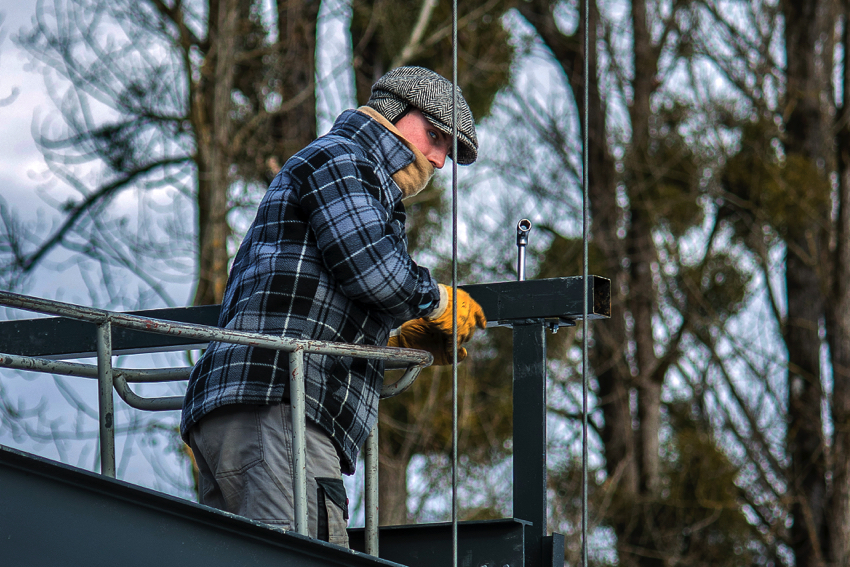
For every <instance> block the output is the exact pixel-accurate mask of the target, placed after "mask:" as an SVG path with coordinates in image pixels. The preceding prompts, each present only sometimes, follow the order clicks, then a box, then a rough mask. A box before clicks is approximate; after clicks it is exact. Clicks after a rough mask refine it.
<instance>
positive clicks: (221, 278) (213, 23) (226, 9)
mask: <svg viewBox="0 0 850 567" xmlns="http://www.w3.org/2000/svg"><path fill="white" fill-rule="evenodd" d="M238 31H239V0H218V1H212V2H210V20H209V38H210V44H211V45H212V46H213V47H212V48H211V50H210V53H209V54H208V60H207V61H206V62H205V65H204V67H205V69H210V70H211V71H212V76H210V77H202V79H201V82H200V84H199V85H198V99H199V100H198V101H197V102H196V104H199V105H200V106H201V107H202V109H198V111H196V112H193V116H194V115H200V116H201V118H202V119H203V120H204V122H205V124H204V125H203V126H202V127H201V128H199V131H200V132H202V133H201V135H199V136H198V157H199V159H198V166H199V167H198V255H199V262H198V264H199V267H198V270H199V272H198V287H197V290H196V292H195V299H194V304H195V305H208V304H213V303H220V302H221V298H222V296H223V295H224V287H225V285H226V284H227V262H228V256H227V238H228V237H229V236H230V227H229V225H228V223H227V210H228V189H229V187H230V175H229V169H230V164H231V155H230V152H229V151H228V146H229V144H230V141H231V139H232V135H233V123H232V119H231V105H232V103H231V96H232V94H231V93H232V92H233V83H234V78H235V73H234V69H235V67H236V55H237V53H236V51H237V47H236V38H237V33H238ZM210 59H211V60H210ZM193 102H195V101H193Z"/></svg>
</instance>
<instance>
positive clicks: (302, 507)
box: [289, 345, 308, 535]
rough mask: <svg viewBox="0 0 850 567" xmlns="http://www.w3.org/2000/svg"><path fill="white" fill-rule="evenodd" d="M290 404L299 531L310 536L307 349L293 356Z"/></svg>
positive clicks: (300, 350)
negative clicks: (305, 398) (308, 507)
mask: <svg viewBox="0 0 850 567" xmlns="http://www.w3.org/2000/svg"><path fill="white" fill-rule="evenodd" d="M289 403H290V404H291V407H292V450H293V453H294V455H293V465H294V467H295V468H294V470H293V471H292V485H293V486H292V488H293V494H294V495H295V531H296V532H298V533H299V534H301V535H308V533H307V447H306V444H305V435H306V428H307V426H306V422H305V419H306V412H305V407H304V405H305V402H304V347H303V346H301V345H299V346H298V347H296V349H295V350H294V351H293V352H290V353H289Z"/></svg>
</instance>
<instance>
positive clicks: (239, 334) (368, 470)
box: [0, 291, 433, 556]
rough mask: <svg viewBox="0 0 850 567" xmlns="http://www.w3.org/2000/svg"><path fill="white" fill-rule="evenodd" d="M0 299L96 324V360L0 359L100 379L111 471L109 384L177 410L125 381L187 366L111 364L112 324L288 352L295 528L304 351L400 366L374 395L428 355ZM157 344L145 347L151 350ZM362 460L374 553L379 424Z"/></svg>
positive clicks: (178, 403)
mask: <svg viewBox="0 0 850 567" xmlns="http://www.w3.org/2000/svg"><path fill="white" fill-rule="evenodd" d="M0 305H4V306H7V307H12V308H16V309H22V310H26V311H33V312H36V313H43V314H48V315H58V316H62V317H68V318H72V319H77V320H81V321H86V322H89V323H92V324H95V325H97V364H96V365H91V364H82V363H78V362H68V361H62V360H49V359H45V358H38V357H29V356H18V355H14V354H4V353H0V367H5V368H13V369H17V370H30V371H36V372H46V373H51V374H61V375H65V376H79V377H84V378H96V379H97V381H98V408H99V420H98V421H99V425H100V430H99V440H100V463H101V474H103V475H106V476H111V477H115V429H114V425H115V424H114V421H115V420H114V407H113V397H112V391H113V389H114V390H115V391H116V392H117V393H118V395H119V396H120V397H121V399H122V400H124V401H125V402H126V403H127V405H129V406H130V407H133V408H136V409H140V410H146V411H167V410H179V409H181V407H182V404H183V397H182V396H167V397H157V398H144V397H142V396H139V395H138V394H136V393H135V392H133V390H132V389H131V388H130V385H129V383H143V382H174V381H181V380H187V379H188V378H189V372H190V370H191V368H189V367H187V368H167V369H154V370H134V369H121V368H113V366H112V356H113V354H112V328H113V327H123V328H126V329H133V330H137V331H144V332H148V333H157V334H162V335H170V336H178V337H183V338H189V339H196V340H199V341H203V342H209V341H218V342H226V343H232V344H239V345H246V346H254V347H261V348H269V349H275V350H279V351H284V352H288V353H289V369H290V373H289V374H290V379H289V387H290V403H291V404H292V429H293V452H294V460H295V463H294V465H295V467H294V474H293V490H294V493H295V494H294V495H295V531H296V532H298V533H299V534H303V535H307V477H306V447H305V442H304V433H305V424H306V421H305V419H306V416H305V400H304V353H315V354H326V355H333V356H348V357H359V358H371V359H377V360H384V361H386V362H387V364H386V367H387V368H405V372H404V374H403V375H402V377H401V378H399V379H398V381H396V382H395V383H393V384H385V385H384V386H383V388H382V390H381V394H380V397H381V398H388V397H392V396H395V395H398V394H400V393H402V392H404V391H405V390H406V389H407V388H409V387H410V385H411V384H413V381H414V380H415V379H416V377H417V376H418V375H419V372H420V371H421V370H422V369H423V368H425V367H426V366H429V365H430V364H431V363H432V362H433V358H432V356H431V355H430V354H429V353H427V352H425V351H420V350H413V349H400V348H394V347H377V346H366V345H353V344H346V343H332V342H326V341H313V340H296V339H289V338H284V337H274V336H269V335H263V334H259V333H249V332H245V331H234V330H228V329H221V328H218V327H210V326H207V325H196V324H189V323H178V322H175V321H167V320H164V319H153V318H148V317H142V316H139V315H129V314H126V313H119V312H113V311H106V310H103V309H96V308H93V307H82V306H79V305H73V304H70V303H63V302H60V301H53V300H49V299H42V298H38V297H31V296H26V295H21V294H17V293H11V292H6V291H0ZM157 350H158V349H155V348H152V349H148V350H147V352H156V351H157ZM364 461H365V477H366V478H365V498H364V500H365V517H366V526H365V536H366V552H367V553H369V554H371V555H375V556H377V555H378V478H377V476H378V426H377V424H376V425H375V427H374V429H373V430H372V432H371V433H370V434H369V436H368V438H367V440H366V445H365V448H364Z"/></svg>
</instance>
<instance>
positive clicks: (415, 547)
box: [0, 276, 611, 567]
mask: <svg viewBox="0 0 850 567" xmlns="http://www.w3.org/2000/svg"><path fill="white" fill-rule="evenodd" d="M585 281H586V285H583V283H584V282H585ZM462 288H463V289H465V290H466V291H467V292H468V293H469V294H470V295H471V296H472V297H473V298H474V299H475V300H476V301H477V302H478V303H479V304H480V305H481V306H482V308H483V310H484V313H485V315H486V316H487V319H488V321H489V322H490V325H502V326H509V327H512V328H513V338H514V348H513V367H514V378H513V404H514V419H513V424H514V425H513V427H514V431H513V436H514V440H515V442H514V445H513V446H514V470H513V502H514V511H513V515H514V518H513V519H508V520H501V521H496V522H461V523H460V524H459V526H458V527H457V528H456V529H457V530H458V534H459V535H458V536H457V537H458V538H459V539H458V542H457V545H458V546H459V548H458V550H457V551H458V556H459V557H461V558H463V559H462V562H463V564H464V565H466V564H467V558H469V560H470V561H471V560H472V558H480V559H481V561H482V562H480V563H479V562H477V561H478V559H475V562H473V563H469V564H470V565H484V564H487V565H489V566H499V567H501V566H504V565H510V566H511V567H523V566H528V567H537V566H543V565H546V566H554V565H558V566H560V565H562V558H563V545H564V542H563V537H562V536H560V535H559V534H552V535H549V534H548V530H547V525H546V519H547V503H546V330H547V329H557V327H558V326H562V325H572V324H574V321H575V320H577V319H581V318H582V317H583V316H584V313H583V312H584V310H585V307H584V299H583V296H584V294H585V293H587V296H588V297H589V298H590V300H589V302H588V304H587V308H586V309H587V319H599V318H607V317H609V316H610V309H611V307H610V281H609V280H607V279H605V278H601V277H598V276H589V277H588V278H587V279H586V280H584V279H583V278H580V277H572V278H553V279H546V280H527V281H521V282H519V281H518V282H498V283H491V284H478V285H468V286H462ZM2 298H3V295H2V293H0V299H2ZM86 309H87V308H86ZM92 311H93V312H97V314H98V315H101V314H102V313H103V312H101V311H99V310H92ZM217 312H218V307H217V306H210V307H201V308H186V309H174V310H168V318H169V319H170V322H162V324H163V325H166V326H168V328H170V329H172V330H173V331H174V332H173V333H171V336H169V337H161V336H157V335H152V334H151V333H149V332H147V331H148V330H149V329H150V328H151V327H145V326H144V325H141V326H140V327H133V328H132V329H125V330H123V331H122V330H119V329H117V328H116V329H113V332H112V333H107V332H106V330H105V329H103V327H104V324H103V322H102V321H100V322H98V321H95V324H93V323H91V322H90V323H80V322H73V321H69V320H67V319H63V318H53V319H35V320H28V321H9V322H3V323H0V353H7V354H0V365H2V366H15V363H16V362H17V363H20V362H21V357H32V356H39V357H45V358H68V357H73V356H93V355H94V354H95V353H96V352H98V350H99V349H98V344H100V345H101V346H100V350H101V351H105V350H108V348H109V345H106V344H105V340H106V335H108V334H111V338H112V341H111V343H112V344H111V349H112V352H113V353H116V354H117V353H126V352H143V351H146V350H152V349H156V350H163V349H172V350H177V349H186V348H193V347H199V346H202V345H203V344H204V343H203V340H202V339H200V338H199V334H198V333H195V332H193V331H192V330H191V328H192V327H193V326H196V325H197V323H198V322H199V321H203V322H206V323H209V322H210V321H214V320H217V315H218V313H217ZM154 313H156V315H160V316H161V315H162V310H158V311H156V312H140V313H137V314H136V315H139V316H140V318H142V319H147V320H149V321H151V320H154V319H157V320H158V319H160V318H159V317H152V315H154ZM119 315H120V316H118V317H112V318H110V324H113V325H114V324H115V322H116V321H120V322H121V324H122V325H123V324H125V323H127V322H128V319H127V318H125V317H123V315H124V314H119ZM135 324H136V323H133V324H132V325H135ZM159 324H160V323H159V322H155V325H154V326H156V325H159ZM132 325H129V326H132ZM96 329H102V330H101V331H97V330H96ZM196 330H197V329H196ZM204 330H205V331H207V330H208V329H204ZM217 331H220V332H224V331H223V330H221V329H217ZM245 335H251V334H250V333H246V334H245ZM98 336H100V337H101V338H100V340H99V341H98ZM230 338H231V339H236V338H237V337H230ZM243 339H244V340H251V341H256V340H258V339H257V337H255V336H251V337H244V336H243V337H239V340H243ZM266 340H268V341H269V342H268V343H265V342H264V341H266ZM275 341H280V339H275V338H273V337H264V338H263V341H261V342H262V346H267V347H268V348H282V349H283V350H287V351H289V352H293V351H294V353H293V356H296V357H297V351H298V350H300V349H298V348H297V347H298V345H292V344H287V345H286V347H285V348H284V347H282V346H281V343H280V342H275ZM307 342H310V343H311V345H310V346H311V347H317V348H320V349H326V348H330V347H329V346H328V345H327V344H318V343H316V342H315V341H307ZM251 344H259V343H254V342H252V343H251ZM338 346H339V345H334V348H336V347H338ZM347 346H349V347H351V348H354V346H353V345H347ZM302 348H303V347H302ZM363 349H365V350H363ZM371 349H377V350H379V351H380V350H383V351H393V352H388V353H381V357H383V358H385V359H388V358H392V356H393V355H395V354H398V350H397V349H386V348H383V349H381V347H371ZM355 350H356V351H358V352H356V353H349V355H352V354H353V355H354V356H363V355H367V356H369V355H374V354H375V351H374V350H370V348H369V347H358V348H355ZM320 352H327V351H326V350H321V351H320ZM334 352H335V351H334ZM413 358H415V357H413ZM413 358H411V359H410V360H408V361H407V362H412V363H414V364H417V363H420V362H421V360H416V361H414V360H413ZM49 362H50V361H48V360H44V361H40V362H36V363H33V362H29V363H28V364H31V365H35V366H44V365H46V364H48V363H49ZM296 362H297V361H296ZM57 363H58V364H73V363H69V362H62V363H59V362H58V361H57ZM79 366H82V365H79ZM102 366H103V367H104V368H110V372H108V373H109V374H111V376H103V377H102V380H101V384H103V383H104V380H107V381H108V380H109V379H110V378H111V379H112V381H113V382H114V384H115V387H116V390H117V391H119V394H120V392H121V388H120V387H119V386H118V385H119V383H122V382H123V384H124V385H125V386H126V385H127V381H128V380H129V381H152V380H155V379H159V378H161V376H158V375H157V374H156V373H155V372H152V371H149V372H148V373H144V372H141V373H139V374H134V373H133V372H130V373H129V374H127V372H128V371H124V370H119V369H111V364H107V363H106V361H103V365H102ZM81 372H82V371H81ZM85 372H89V373H90V372H91V370H90V369H88V370H86V371H85ZM136 372H138V371H136ZM78 375H83V374H78ZM126 390H129V387H127V388H126ZM105 397H109V398H110V401H111V396H105ZM104 411H105V412H108V411H110V410H109V408H105V409H104ZM104 415H105V414H104ZM519 440H521V442H520V441H519ZM374 441H376V439H375V440H374ZM371 450H373V451H374V452H373V455H374V454H376V453H377V451H376V450H374V448H373V449H371ZM369 451H370V449H369V447H368V446H367V453H368V452H369ZM27 458H28V457H25V456H23V455H21V454H20V453H17V452H9V451H3V452H0V494H4V495H3V496H0V507H2V509H3V510H4V515H5V517H6V518H8V517H10V516H11V517H23V516H31V514H32V510H31V509H30V508H31V507H30V506H28V504H27V502H28V498H30V496H31V497H32V498H33V499H36V500H39V501H40V500H41V499H42V498H41V495H40V494H35V492H34V491H41V490H43V489H42V488H39V487H37V486H35V485H33V484H32V483H30V482H29V481H28V480H26V478H31V477H32V475H27V474H24V475H23V476H21V475H20V474H14V472H10V470H12V469H14V470H21V468H22V465H21V462H25V461H26V460H27ZM29 458H32V457H29ZM367 458H369V457H368V456H367ZM10 460H11V461H14V464H12V465H10V464H9V463H8V462H7V461H10ZM36 460H37V461H38V462H39V465H38V466H39V470H40V471H41V473H40V474H41V475H42V476H43V477H50V476H51V474H52V473H51V472H50V471H51V468H50V467H51V466H55V467H58V468H57V469H56V470H55V471H54V472H55V473H56V474H57V475H59V476H63V478H64V477H67V476H68V475H70V476H73V475H72V474H71V473H70V472H69V471H70V469H71V468H70V467H65V466H62V465H49V464H48V463H47V462H45V461H44V460H39V459H36ZM368 466H369V465H367V468H368ZM372 466H374V468H376V469H377V466H376V464H373V465H372ZM77 472H79V471H77ZM79 474H83V476H84V477H85V478H86V479H87V480H85V482H86V483H87V482H89V481H91V479H92V478H93V476H92V475H91V473H85V474H84V473H82V472H80V473H79ZM94 476H96V475H94ZM112 482H116V481H112ZM72 484H73V483H72ZM60 485H61V483H60ZM65 486H67V483H66V484H65ZM109 486H117V485H109ZM122 486H123V485H122ZM125 489H126V490H142V489H129V488H126V487H125V488H122V489H121V490H125ZM372 489H373V490H374V491H375V493H377V486H376V485H374V486H373V488H372ZM69 490H71V489H69ZM105 491H106V492H108V490H105ZM368 491H369V488H368V487H367V492H368ZM72 492H73V491H72ZM101 492H104V491H101ZM10 493H14V498H10V497H9V496H8V494H10ZM31 493H32V494H31ZM63 494H64V492H63V491H62V490H60V489H56V491H55V493H54V494H53V495H52V496H51V498H50V502H52V504H51V506H54V507H56V508H57V509H64V508H66V507H69V506H70V507H72V508H76V507H78V506H87V504H86V502H85V500H86V498H85V497H82V496H77V495H76V494H77V493H76V492H74V494H75V496H73V497H72V496H71V495H70V492H69V494H68V495H63ZM76 498H82V500H80V501H79V502H78V501H77V500H74V499H76ZM184 504H185V505H186V506H194V507H196V508H201V509H204V510H207V511H209V509H206V508H205V507H201V506H198V505H194V504H190V503H184ZM33 509H36V510H40V511H39V512H37V513H38V514H49V513H51V512H50V511H49V510H50V506H47V505H46V504H45V506H44V507H42V508H38V507H34V508H33ZM132 510H133V507H132V506H130V507H129V508H128V510H127V511H125V512H122V514H123V517H124V518H126V520H125V521H128V522H130V523H135V522H136V518H135V513H134V512H133V511H132ZM138 513H139V514H143V515H146V514H151V513H152V512H151V508H150V507H147V508H145V510H144V511H141V510H139V511H138ZM218 514H219V515H218V516H214V517H215V518H221V517H225V516H226V517H228V518H231V519H234V518H232V517H231V516H229V515H224V516H222V515H221V513H218ZM242 520H243V521H244V519H242ZM4 521H5V520H0V542H3V541H12V540H14V541H20V542H21V543H20V545H25V542H28V544H29V545H37V543H36V542H38V541H41V540H42V538H43V533H42V531H41V530H40V529H37V528H36V527H35V526H36V525H37V524H29V525H30V526H31V528H29V530H30V531H27V529H25V528H21V527H20V525H16V526H15V528H14V529H12V527H11V526H10V527H9V528H6V527H4V526H3V525H2V523H3V522H4ZM86 521H88V520H86ZM91 521H92V522H94V523H99V522H100V520H97V519H94V518H93V519H91ZM217 521H218V520H211V522H213V523H215V522H217ZM251 529H253V528H251ZM370 530H371V531H372V532H374V534H376V535H377V534H378V533H380V538H381V556H382V557H386V558H389V559H392V560H393V561H397V562H399V563H402V564H405V565H410V566H415V565H435V564H443V565H449V564H450V562H451V557H449V554H450V553H451V547H452V542H453V539H454V538H453V537H452V526H448V527H447V526H445V525H443V526H442V527H440V525H434V524H426V525H416V526H403V527H393V528H381V529H380V530H378V528H377V525H376V523H373V524H372V525H367V527H366V530H361V531H362V532H363V535H362V536H361V535H359V533H360V532H358V530H351V534H352V548H353V549H358V546H360V545H361V544H360V543H358V542H361V541H362V542H363V544H362V547H359V549H361V550H362V551H366V546H367V544H366V541H367V538H366V535H365V532H367V531H370ZM201 532H203V530H201ZM201 532H199V534H200V535H198V536H197V537H198V538H199V541H203V540H204V539H205V538H207V537H212V536H210V535H204V534H203V533H201ZM142 533H144V534H145V537H149V538H166V539H169V538H171V537H176V536H173V535H172V534H170V533H169V532H168V531H166V530H163V529H154V528H151V529H150V530H147V529H143V530H142ZM240 533H241V532H240ZM252 533H253V532H252ZM9 534H15V538H11V537H7V535H9ZM278 536H279V537H283V538H286V537H295V536H292V535H290V534H278ZM136 537H137V538H138V537H139V535H137V536H136ZM180 537H182V536H180ZM250 537H254V536H250ZM276 537H277V536H276ZM16 538H17V539H16ZM505 538H507V540H506V541H510V542H513V543H512V544H511V545H507V546H506V547H500V546H499V545H497V542H499V541H502V540H505ZM249 539H250V538H249ZM301 539H303V538H300V539H299V541H301ZM69 541H70V538H69ZM76 541H78V542H79V543H78V545H81V546H82V545H85V543H84V541H85V538H82V539H78V540H76ZM151 541H152V540H151ZM157 541H159V540H158V539H157ZM281 541H282V540H281ZM169 543H171V540H170V539H169ZM208 543H209V545H211V546H214V545H215V540H214V539H210V540H209V541H208ZM2 545H3V544H0V546H2ZM10 545H11V544H10ZM15 545H17V544H15ZM299 545H301V544H300V543H299ZM441 546H442V547H441ZM445 546H448V547H445ZM330 547H333V546H330ZM160 548H161V546H160V545H159V543H157V545H156V546H152V548H151V549H150V551H149V555H148V557H149V559H150V560H156V561H157V562H158V563H162V555H161V553H159V550H160ZM285 548H286V546H282V547H281V548H280V549H281V551H280V553H281V554H282V556H287V557H288V553H289V552H288V551H286V550H285ZM322 549H324V548H322ZM440 549H444V551H445V558H444V560H438V558H439V557H443V555H442V554H443V553H444V552H443V551H439V550H440ZM500 550H501V551H500ZM369 551H370V552H374V553H377V551H378V548H377V540H375V543H374V544H373V548H372V549H369ZM139 553H143V551H139ZM435 554H436V555H435ZM331 555H333V554H331ZM154 557H156V559H153V558H154ZM352 557H355V556H352ZM356 557H357V558H358V561H359V560H360V559H359V558H360V556H359V555H357V556H356ZM364 557H365V556H364ZM485 558H489V559H486V561H485ZM176 563H177V562H175V564H176ZM30 564H45V565H46V564H50V563H47V562H42V563H39V562H38V561H36V562H30ZM213 564H216V563H213ZM221 564H227V563H225V562H222V563H221ZM283 564H291V565H302V564H303V565H313V564H318V563H311V562H309V561H307V560H306V559H305V560H303V562H302V559H301V558H300V557H299V558H298V559H297V560H295V558H294V556H293V558H292V561H283ZM352 564H357V563H356V562H352ZM181 565H182V563H181Z"/></svg>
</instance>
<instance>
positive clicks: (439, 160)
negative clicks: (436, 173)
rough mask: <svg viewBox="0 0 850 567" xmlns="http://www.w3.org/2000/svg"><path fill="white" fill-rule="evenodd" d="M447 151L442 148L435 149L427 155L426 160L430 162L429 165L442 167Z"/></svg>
mask: <svg viewBox="0 0 850 567" xmlns="http://www.w3.org/2000/svg"><path fill="white" fill-rule="evenodd" d="M447 154H448V152H447V151H445V150H443V149H439V150H437V149H435V150H433V151H432V152H431V153H430V154H429V155H428V161H430V162H431V165H433V166H434V167H436V168H437V169H442V168H443V165H445V163H446V155H447Z"/></svg>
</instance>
